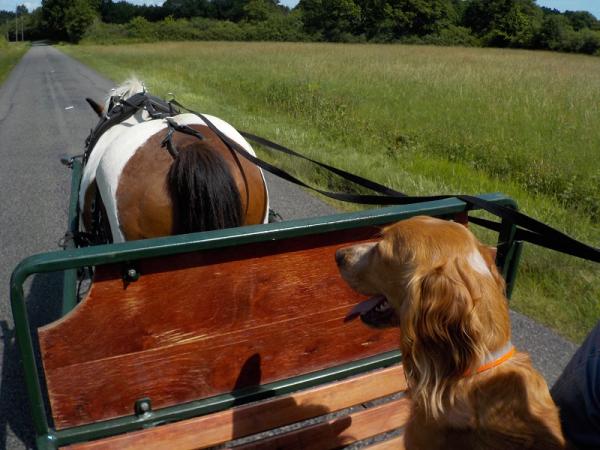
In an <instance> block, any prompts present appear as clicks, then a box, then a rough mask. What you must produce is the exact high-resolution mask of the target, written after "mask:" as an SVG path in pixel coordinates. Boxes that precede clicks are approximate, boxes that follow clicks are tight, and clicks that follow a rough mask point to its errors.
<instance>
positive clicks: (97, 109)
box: [85, 97, 104, 117]
mask: <svg viewBox="0 0 600 450" xmlns="http://www.w3.org/2000/svg"><path fill="white" fill-rule="evenodd" d="M85 101H86V102H88V105H90V106H91V107H92V109H93V110H94V112H95V113H96V114H97V115H98V117H102V114H103V113H104V108H103V107H102V106H101V105H100V104H98V103H97V102H95V101H94V100H92V99H91V98H89V97H86V98H85Z"/></svg>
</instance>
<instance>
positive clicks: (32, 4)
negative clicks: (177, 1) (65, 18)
mask: <svg viewBox="0 0 600 450" xmlns="http://www.w3.org/2000/svg"><path fill="white" fill-rule="evenodd" d="M128 1H129V3H135V4H137V5H143V4H146V5H149V4H157V3H162V0H128ZM280 2H281V3H282V4H284V5H287V6H290V7H293V6H295V5H296V4H297V3H298V0H280ZM41 3H42V2H41V0H27V1H23V0H0V10H2V9H3V10H7V11H13V10H14V9H15V6H16V5H17V4H19V5H22V4H24V5H25V6H27V8H28V9H29V10H32V9H34V8H37V7H38V6H40V5H41ZM537 3H538V5H540V6H547V7H549V8H555V9H558V10H560V11H565V10H571V11H589V12H591V13H592V14H593V15H595V16H596V18H598V19H600V0H537Z"/></svg>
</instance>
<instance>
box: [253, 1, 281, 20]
mask: <svg viewBox="0 0 600 450" xmlns="http://www.w3.org/2000/svg"><path fill="white" fill-rule="evenodd" d="M275 14H282V12H280V11H279V9H278V8H277V5H276V4H274V3H273V2H272V1H270V0H248V3H246V4H245V5H244V15H245V16H246V20H247V21H248V22H264V21H265V20H267V19H268V18H269V17H271V16H273V15H275Z"/></svg>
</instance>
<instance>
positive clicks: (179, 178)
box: [167, 142, 243, 234]
mask: <svg viewBox="0 0 600 450" xmlns="http://www.w3.org/2000/svg"><path fill="white" fill-rule="evenodd" d="M167 187H168V190H169V194H170V196H171V201H172V203H173V232H174V233H175V234H182V233H193V232H195V231H206V230H219V229H223V228H230V227H237V226H240V225H242V222H243V221H242V203H241V200H240V192H239V190H238V188H237V185H236V183H235V181H234V179H233V176H232V174H231V172H230V170H229V166H228V165H227V163H226V162H225V160H224V159H223V157H222V156H221V155H220V154H219V153H217V152H216V151H214V150H212V149H211V148H210V147H208V146H207V145H206V144H204V143H203V142H195V143H193V144H191V145H187V146H182V147H180V148H179V153H178V155H177V157H176V158H175V160H174V161H173V164H172V165H171V168H170V169H169V173H168V176H167Z"/></svg>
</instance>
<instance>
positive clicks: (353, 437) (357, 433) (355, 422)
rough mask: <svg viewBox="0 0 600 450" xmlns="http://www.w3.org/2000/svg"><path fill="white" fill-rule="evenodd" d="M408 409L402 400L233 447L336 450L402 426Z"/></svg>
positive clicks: (268, 449) (241, 448) (264, 449)
mask: <svg viewBox="0 0 600 450" xmlns="http://www.w3.org/2000/svg"><path fill="white" fill-rule="evenodd" d="M409 409H410V402H409V400H408V399H407V398H402V399H400V400H394V401H391V402H389V403H385V404H383V405H380V406H376V407H373V408H369V409H366V410H363V411H359V412H356V413H353V414H350V415H348V416H345V417H341V418H338V419H333V420H329V421H327V422H325V423H320V424H316V425H312V426H308V427H304V428H300V429H299V430H297V431H292V432H289V433H286V434H283V435H280V436H275V437H273V438H270V439H263V440H260V441H257V442H253V443H250V444H247V445H241V446H237V447H233V448H235V449H236V450H273V449H285V450H324V449H336V448H340V447H343V446H345V445H349V444H351V443H353V442H356V441H360V440H363V439H367V438H369V437H372V436H375V435H377V434H381V433H384V432H386V431H391V430H395V429H397V428H400V427H403V426H404V425H405V424H406V421H407V420H408V416H409Z"/></svg>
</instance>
